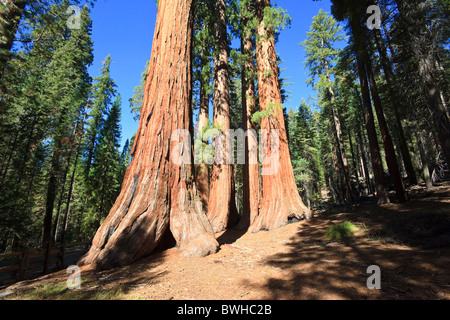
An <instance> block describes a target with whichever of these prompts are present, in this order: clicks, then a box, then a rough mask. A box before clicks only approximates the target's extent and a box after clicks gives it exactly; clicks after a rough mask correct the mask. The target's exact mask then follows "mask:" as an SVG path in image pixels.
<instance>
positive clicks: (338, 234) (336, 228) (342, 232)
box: [325, 221, 356, 240]
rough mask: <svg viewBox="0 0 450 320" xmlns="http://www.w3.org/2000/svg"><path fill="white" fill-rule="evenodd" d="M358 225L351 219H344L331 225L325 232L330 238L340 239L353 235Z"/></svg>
mask: <svg viewBox="0 0 450 320" xmlns="http://www.w3.org/2000/svg"><path fill="white" fill-rule="evenodd" d="M355 230H356V226H355V225H354V224H353V223H351V222H350V221H344V222H341V223H338V224H333V225H331V226H330V227H329V228H328V229H327V232H326V234H325V236H326V237H327V239H329V240H339V239H342V238H348V237H352V236H353V234H354V233H355Z"/></svg>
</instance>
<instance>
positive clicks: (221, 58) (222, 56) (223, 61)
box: [208, 0, 238, 232]
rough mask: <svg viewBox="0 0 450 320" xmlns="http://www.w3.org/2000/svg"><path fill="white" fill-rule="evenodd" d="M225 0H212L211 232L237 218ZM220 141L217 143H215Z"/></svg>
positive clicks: (222, 227) (209, 217)
mask: <svg viewBox="0 0 450 320" xmlns="http://www.w3.org/2000/svg"><path fill="white" fill-rule="evenodd" d="M225 8H226V7H225V0H216V9H217V15H218V16H217V21H216V27H215V28H216V54H215V57H214V94H213V107H214V126H215V127H216V128H220V130H221V131H222V135H221V136H220V137H216V139H215V141H214V143H215V144H216V146H218V147H216V149H215V152H216V153H215V156H214V159H215V161H214V163H213V164H212V168H211V184H210V193H209V202H208V219H209V221H210V222H211V226H212V227H213V229H214V232H221V231H223V230H225V229H227V228H229V227H231V226H233V225H234V224H236V223H237V222H238V221H237V220H238V216H237V209H236V202H235V198H234V196H233V195H234V184H233V183H232V182H233V179H232V176H233V167H232V164H231V163H232V161H230V160H231V159H228V156H229V150H231V147H232V145H231V144H230V143H231V141H230V139H229V137H230V135H229V129H230V95H229V85H228V81H229V72H228V38H227V20H226V12H225ZM219 140H220V142H219Z"/></svg>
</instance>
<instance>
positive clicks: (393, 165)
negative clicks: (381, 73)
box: [365, 56, 407, 203]
mask: <svg viewBox="0 0 450 320" xmlns="http://www.w3.org/2000/svg"><path fill="white" fill-rule="evenodd" d="M365 60H366V63H365V66H366V73H367V77H368V79H369V83H370V91H371V92H372V100H373V104H374V107H375V112H376V114H377V119H378V124H379V126H380V132H381V137H382V139H383V143H384V150H385V152H386V162H387V165H388V170H389V174H390V175H391V178H392V181H393V183H394V189H395V194H396V195H397V200H398V202H400V203H401V202H405V201H406V200H407V196H406V193H405V188H404V186H403V180H402V176H401V174H400V170H399V168H398V163H397V156H396V154H395V150H394V144H393V143H392V139H391V135H390V133H389V128H388V126H387V123H386V119H385V117H384V112H383V105H382V104H381V99H380V96H379V94H378V87H377V84H376V82H375V77H374V75H373V72H372V66H371V63H370V60H369V58H368V56H366V59H365Z"/></svg>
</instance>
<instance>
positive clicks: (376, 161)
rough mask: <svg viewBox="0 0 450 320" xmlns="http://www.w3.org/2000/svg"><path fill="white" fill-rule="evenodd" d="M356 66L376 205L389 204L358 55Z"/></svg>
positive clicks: (365, 84) (367, 92)
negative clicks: (376, 200)
mask: <svg viewBox="0 0 450 320" xmlns="http://www.w3.org/2000/svg"><path fill="white" fill-rule="evenodd" d="M356 60H357V64H358V73H359V78H360V83H361V93H362V98H363V108H364V120H365V124H366V130H367V136H368V139H369V150H370V157H371V160H372V171H373V175H374V180H375V189H376V194H377V198H378V204H387V203H390V200H389V195H388V191H387V186H386V178H385V177H384V171H383V165H382V163H381V155H380V147H379V145H378V140H377V133H376V130H375V122H374V118H373V113H372V104H371V102H370V92H369V84H368V83H367V75H366V70H365V67H364V62H363V61H362V59H361V57H360V55H359V54H358V53H357V56H356Z"/></svg>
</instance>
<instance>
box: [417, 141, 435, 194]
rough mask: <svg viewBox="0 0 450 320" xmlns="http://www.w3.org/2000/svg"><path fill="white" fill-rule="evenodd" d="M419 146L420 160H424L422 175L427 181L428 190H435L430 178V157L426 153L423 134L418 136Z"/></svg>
mask: <svg viewBox="0 0 450 320" xmlns="http://www.w3.org/2000/svg"><path fill="white" fill-rule="evenodd" d="M417 146H418V148H419V154H420V159H421V160H422V174H423V180H424V181H425V186H426V188H427V189H432V188H433V182H432V181H431V176H430V164H429V162H428V157H427V154H426V151H425V144H424V141H423V137H422V132H418V134H417Z"/></svg>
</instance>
